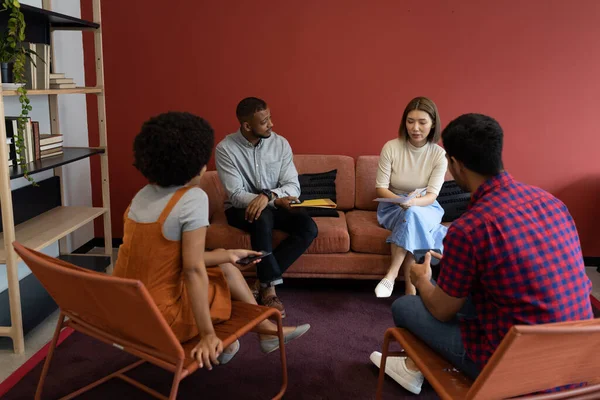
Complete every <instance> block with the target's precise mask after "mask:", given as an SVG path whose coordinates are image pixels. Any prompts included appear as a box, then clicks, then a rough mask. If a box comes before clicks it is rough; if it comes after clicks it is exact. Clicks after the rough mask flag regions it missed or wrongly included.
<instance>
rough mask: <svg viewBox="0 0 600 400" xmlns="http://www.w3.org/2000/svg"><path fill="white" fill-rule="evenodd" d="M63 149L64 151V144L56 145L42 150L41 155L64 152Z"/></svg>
mask: <svg viewBox="0 0 600 400" xmlns="http://www.w3.org/2000/svg"><path fill="white" fill-rule="evenodd" d="M62 151H63V148H62V146H61V147H55V148H53V149H47V150H42V151H41V152H40V157H41V156H47V155H49V154H54V153H59V152H60V153H62Z"/></svg>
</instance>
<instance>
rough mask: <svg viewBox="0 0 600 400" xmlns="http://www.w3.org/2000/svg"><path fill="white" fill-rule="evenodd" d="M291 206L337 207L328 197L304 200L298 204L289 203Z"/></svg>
mask: <svg viewBox="0 0 600 400" xmlns="http://www.w3.org/2000/svg"><path fill="white" fill-rule="evenodd" d="M290 206H291V207H318V208H337V204H335V203H334V202H333V201H331V200H329V199H314V200H305V201H303V202H302V203H299V204H290Z"/></svg>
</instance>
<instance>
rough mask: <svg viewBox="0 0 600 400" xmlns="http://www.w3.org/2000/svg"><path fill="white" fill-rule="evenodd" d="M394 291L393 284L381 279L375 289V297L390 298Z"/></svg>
mask: <svg viewBox="0 0 600 400" xmlns="http://www.w3.org/2000/svg"><path fill="white" fill-rule="evenodd" d="M393 291H394V282H392V281H390V280H389V279H387V278H383V279H382V280H381V281H380V282H379V283H378V284H377V287H376V288H375V296H377V297H380V298H381V297H390V296H391V295H392V292H393Z"/></svg>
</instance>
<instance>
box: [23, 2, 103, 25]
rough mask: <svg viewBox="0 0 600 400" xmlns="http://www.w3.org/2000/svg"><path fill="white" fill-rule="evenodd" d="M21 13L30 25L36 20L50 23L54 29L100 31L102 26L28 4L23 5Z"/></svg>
mask: <svg viewBox="0 0 600 400" xmlns="http://www.w3.org/2000/svg"><path fill="white" fill-rule="evenodd" d="M21 11H22V12H23V15H24V16H25V21H27V22H28V23H29V20H30V19H31V18H34V19H36V20H38V19H42V20H45V21H48V22H49V23H50V27H52V28H54V29H61V28H67V29H90V28H91V29H98V28H99V27H100V24H97V23H95V22H90V21H86V20H83V19H80V18H76V17H72V16H70V15H65V14H60V13H57V12H54V11H50V10H44V9H43V8H38V7H33V6H30V5H27V4H21Z"/></svg>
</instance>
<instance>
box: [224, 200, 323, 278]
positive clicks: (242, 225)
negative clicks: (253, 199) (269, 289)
mask: <svg viewBox="0 0 600 400" xmlns="http://www.w3.org/2000/svg"><path fill="white" fill-rule="evenodd" d="M245 214H246V210H245V209H243V208H235V207H231V208H228V209H227V210H226V211H225V215H226V216H227V222H228V223H229V225H231V226H234V227H236V228H238V229H242V230H244V231H246V232H249V233H250V241H251V243H252V249H253V250H256V251H271V252H273V254H272V255H270V256H267V257H265V258H264V259H263V260H262V261H261V262H259V263H258V264H256V273H257V275H258V279H259V281H260V283H261V284H262V286H273V285H278V284H280V283H282V282H283V280H282V278H281V276H282V274H283V273H284V272H285V271H286V270H287V269H288V268H289V266H290V265H292V264H293V263H294V261H296V260H297V259H298V257H300V256H301V255H302V254H303V253H304V252H305V251H306V249H308V246H310V244H311V243H312V241H313V240H314V239H315V237H317V233H318V229H317V225H316V224H315V221H313V219H312V218H311V217H310V216H309V215H308V214H307V213H306V210H303V209H297V210H292V211H287V210H285V209H283V208H278V209H274V208H271V207H268V206H267V207H266V208H265V209H264V210H263V212H262V213H261V214H260V217H259V218H258V219H257V220H256V221H254V222H252V223H249V222H248V221H246V220H245V219H244V216H245ZM273 229H278V230H281V231H284V232H286V233H288V234H289V236H288V237H287V238H286V239H285V240H284V241H282V242H281V243H280V244H279V246H277V248H275V249H273Z"/></svg>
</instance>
